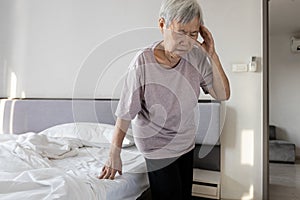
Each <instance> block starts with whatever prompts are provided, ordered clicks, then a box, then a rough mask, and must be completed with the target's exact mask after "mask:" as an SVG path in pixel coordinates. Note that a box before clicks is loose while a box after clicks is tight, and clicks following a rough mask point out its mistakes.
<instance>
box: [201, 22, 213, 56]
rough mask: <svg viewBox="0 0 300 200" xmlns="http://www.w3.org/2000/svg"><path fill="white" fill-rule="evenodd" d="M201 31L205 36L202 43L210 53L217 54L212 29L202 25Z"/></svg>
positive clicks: (202, 35)
mask: <svg viewBox="0 0 300 200" xmlns="http://www.w3.org/2000/svg"><path fill="white" fill-rule="evenodd" d="M199 33H200V35H201V37H202V38H203V42H202V43H200V45H201V46H202V47H203V48H204V49H205V50H206V52H207V53H208V55H210V56H212V55H213V54H215V43H214V39H213V37H212V34H211V33H210V31H209V30H208V29H207V28H206V27H205V26H203V25H200V28H199Z"/></svg>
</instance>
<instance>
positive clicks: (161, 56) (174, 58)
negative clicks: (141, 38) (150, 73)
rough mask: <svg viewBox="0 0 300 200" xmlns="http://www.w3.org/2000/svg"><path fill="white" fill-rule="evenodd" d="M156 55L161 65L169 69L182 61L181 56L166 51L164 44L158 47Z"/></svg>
mask: <svg viewBox="0 0 300 200" xmlns="http://www.w3.org/2000/svg"><path fill="white" fill-rule="evenodd" d="M154 55H155V57H156V59H157V61H158V62H159V63H160V64H163V65H166V66H167V67H168V68H173V67H175V66H176V65H177V64H178V63H179V61H180V59H181V58H180V56H178V55H176V54H172V53H171V52H169V51H166V50H165V46H164V42H161V43H160V44H159V45H158V46H157V47H156V52H154Z"/></svg>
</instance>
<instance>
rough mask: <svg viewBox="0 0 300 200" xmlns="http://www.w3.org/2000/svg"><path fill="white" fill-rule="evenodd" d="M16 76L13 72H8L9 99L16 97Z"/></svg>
mask: <svg viewBox="0 0 300 200" xmlns="http://www.w3.org/2000/svg"><path fill="white" fill-rule="evenodd" d="M17 82H18V80H17V76H16V73H15V72H11V74H10V92H9V97H8V98H9V99H13V98H16V96H17Z"/></svg>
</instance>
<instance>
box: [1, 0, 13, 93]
mask: <svg viewBox="0 0 300 200" xmlns="http://www.w3.org/2000/svg"><path fill="white" fill-rule="evenodd" d="M11 5H12V4H11V2H9V1H0V9H1V12H0V24H1V26H0V34H1V35H0V97H7V87H8V85H7V76H8V66H7V59H8V56H9V54H10V53H9V50H10V49H9V47H10V46H11V45H10V44H11V42H12V39H11V37H10V35H11V33H12V31H11V27H10V24H11V10H10V9H11V7H12V6H11Z"/></svg>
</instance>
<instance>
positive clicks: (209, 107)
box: [0, 99, 220, 145]
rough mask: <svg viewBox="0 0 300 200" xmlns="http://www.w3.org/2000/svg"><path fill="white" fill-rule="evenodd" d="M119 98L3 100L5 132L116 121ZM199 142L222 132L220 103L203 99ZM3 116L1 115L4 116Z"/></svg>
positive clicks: (216, 139)
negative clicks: (75, 123)
mask: <svg viewBox="0 0 300 200" xmlns="http://www.w3.org/2000/svg"><path fill="white" fill-rule="evenodd" d="M117 104H118V100H116V99H99V100H74V99H66V100H57V99H56V100H51V99H48V100H47V99H25V100H4V99H3V100H1V107H2V110H3V113H2V114H1V115H2V118H3V119H2V122H0V124H1V123H2V124H1V125H2V127H1V126H0V128H1V130H0V132H1V131H2V132H3V133H14V134H21V133H25V132H30V131H31V132H40V131H42V130H44V129H46V128H49V127H51V126H54V125H58V124H63V123H70V122H100V123H108V124H114V123H115V116H114V112H115V109H116V107H117ZM198 108H199V126H198V131H197V136H196V142H197V143H198V144H203V143H204V144H209V145H215V144H218V142H219V135H220V103H219V102H217V101H199V103H198ZM0 120H1V117H0Z"/></svg>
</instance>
